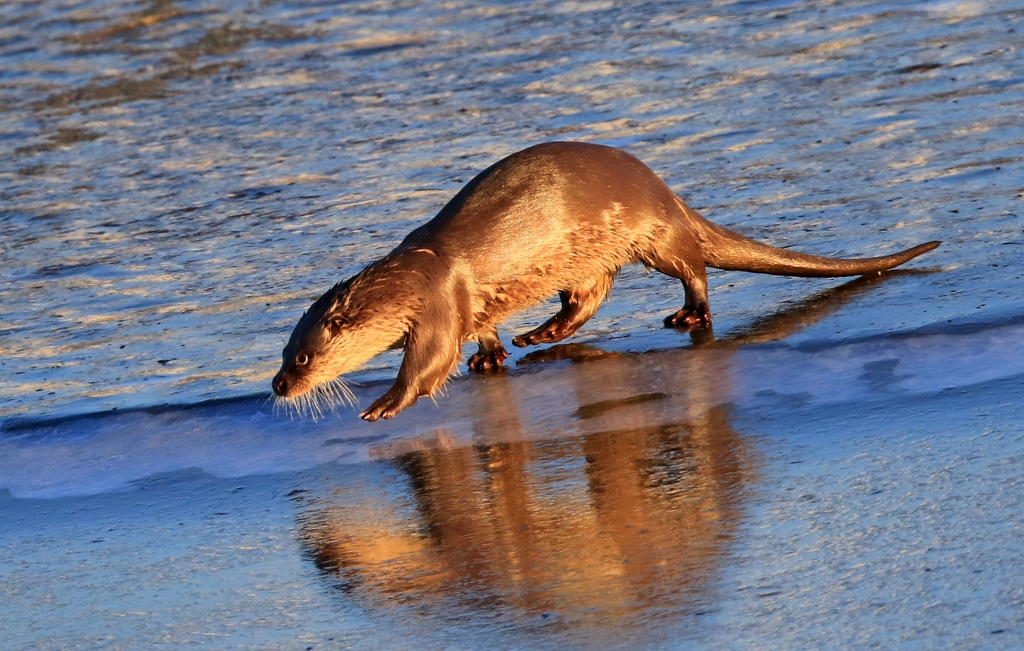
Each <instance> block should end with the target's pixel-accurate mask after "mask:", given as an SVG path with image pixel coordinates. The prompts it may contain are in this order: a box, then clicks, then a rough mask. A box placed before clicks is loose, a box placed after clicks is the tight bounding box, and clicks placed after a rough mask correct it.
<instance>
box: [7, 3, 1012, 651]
mask: <svg viewBox="0 0 1024 651" xmlns="http://www.w3.org/2000/svg"><path fill="white" fill-rule="evenodd" d="M1022 30H1024V3H1021V2H995V1H993V2H988V1H983V0H982V1H977V2H955V1H950V2H890V3H877V2H875V3H873V2H806V3H805V2H756V3H755V2H719V3H664V2H660V3H628V4H627V3H612V2H575V3H556V2H532V3H531V2H524V3H514V4H513V3H479V2H476V3H461V2H445V3H431V2H427V3H424V2H392V3H388V2H343V3H324V2H273V1H266V2H225V1H219V2H213V1H211V2H203V1H195V2H189V1H172V0H168V1H161V0H158V1H155V2H148V3H146V2H139V3H120V2H116V1H113V0H111V1H109V2H99V1H90V0H82V1H73V0H69V1H58V0H54V1H47V2H19V1H13V0H12V1H8V2H4V3H2V4H0V423H2V429H0V491H4V492H2V493H0V517H2V520H3V523H4V526H3V527H2V528H0V595H2V596H3V598H4V603H5V614H4V616H3V617H2V618H0V637H2V639H4V640H8V641H10V642H7V644H12V645H13V646H12V648H41V649H64V648H104V649H107V648H152V647H154V646H160V645H164V646H168V647H170V648H190V647H208V648H261V649H266V648H282V649H294V648H317V649H319V648H325V649H331V648H366V649H380V648H386V649H391V648H396V649H401V648H409V649H412V648H417V649H419V648H465V649H476V648H556V647H557V648H616V647H627V646H628V647H630V648H641V647H646V648H742V649H749V648H790V649H793V648H808V649H818V648H865V647H871V646H878V647H882V648H908V649H910V648H914V649H916V648H979V649H980V648H1008V649H1012V648H1020V646H1021V645H1022V644H1024V605H1022V604H1024V591H1022V588H1021V587H1020V581H1019V580H1017V577H1018V576H1019V574H1020V573H1021V571H1022V570H1024V548H1022V547H1021V545H1020V542H1019V541H1020V540H1021V534H1022V519H1021V516H1020V513H1021V512H1022V510H1024V508H1022V507H1024V504H1022V502H1024V493H1022V483H1021V479H1020V477H1021V470H1020V466H1021V460H1022V459H1024V426H1022V422H1024V421H1022V419H1021V413H1020V407H1019V405H1020V404H1021V398H1022V397H1024V361H1022V357H1024V343H1022V342H1024V292H1022V291H1021V290H1022V276H1024V273H1022V271H1021V268H1022V263H1024V222H1022V220H1021V218H1020V211H1021V209H1022V200H1024V182H1022V180H1021V179H1022V178H1024V174H1022V167H1024V166H1022V153H1024V117H1022V116H1024V58H1022V56H1021V54H1020V43H1021V33H1022ZM554 139H572V140H586V141H591V142H600V143H605V144H610V145H615V146H619V147H622V148H624V149H626V150H627V151H629V152H631V153H633V154H635V155H636V156H638V157H639V158H640V159H641V160H643V161H645V162H646V163H648V165H650V166H651V167H652V168H653V169H654V170H655V171H657V172H658V173H659V174H660V175H661V176H662V177H663V178H664V179H665V180H666V182H668V183H669V185H670V186H671V187H672V188H673V189H675V190H676V191H677V192H678V193H679V194H680V196H682V197H683V198H685V199H686V200H687V201H688V202H689V203H690V204H691V205H693V206H694V207H696V208H698V209H699V210H701V211H702V212H703V213H704V214H705V215H707V216H708V217H709V218H711V219H713V220H715V221H718V222H719V223H722V224H725V225H727V226H729V227H732V228H735V229H736V230H740V231H742V232H743V233H744V234H747V235H751V236H753V237H756V238H758V239H762V240H764V241H767V242H769V243H772V244H774V245H777V246H784V247H792V248H794V249H798V250H803V251H808V252H812V253H818V254H824V255H838V256H855V255H881V254H885V253H890V252H893V251H896V250H899V249H903V248H907V247H909V246H912V245H914V244H918V243H920V242H924V241H928V240H933V239H938V240H943V242H944V244H943V246H942V247H941V248H939V249H938V250H936V251H934V252H932V253H929V254H928V255H927V256H925V257H922V258H920V259H919V260H916V261H915V262H913V263H912V264H910V265H909V267H908V271H906V272H902V273H894V274H888V275H885V276H881V277H875V278H872V279H862V280H856V281H852V282H850V283H843V282H841V281H834V280H813V281H808V280H794V279H786V278H774V277H765V276H755V275H745V274H741V273H733V272H730V273H725V272H712V274H711V275H710V284H711V307H712V312H713V314H714V315H715V339H714V340H708V339H706V338H705V339H698V340H696V341H693V340H691V338H690V337H689V336H687V335H684V334H680V333H678V332H676V331H672V330H665V329H663V328H661V327H660V324H661V319H662V318H663V317H664V316H665V315H666V314H668V313H670V312H672V311H674V310H675V309H677V308H678V307H679V306H680V305H681V303H682V299H683V297H682V292H681V288H680V287H679V285H678V283H677V282H674V281H671V280H670V279H667V278H665V277H662V276H659V275H657V274H648V273H646V272H644V270H643V269H637V268H629V269H625V270H623V272H622V274H621V275H620V276H619V277H618V279H617V281H616V285H615V288H614V289H613V292H612V297H611V299H610V300H609V301H608V302H607V303H606V305H605V306H604V307H603V309H602V311H601V312H599V313H598V315H597V316H596V317H595V318H594V319H593V320H592V321H591V322H589V323H588V324H587V326H585V327H584V329H583V330H581V331H580V333H578V335H577V336H576V337H574V338H573V339H572V340H571V341H570V342H567V345H564V346H556V347H551V348H549V349H546V350H541V351H533V352H531V351H518V350H514V351H513V353H514V355H513V357H512V358H511V359H510V360H509V365H510V367H511V368H510V370H509V372H508V373H506V374H503V375H498V376H492V377H479V376H474V377H461V378H458V379H456V380H455V381H454V382H452V383H451V384H450V385H449V389H448V391H447V394H446V395H444V396H439V397H438V399H437V402H436V404H435V403H433V402H431V401H429V400H424V401H421V402H420V404H417V405H416V406H415V407H414V408H412V409H410V410H408V411H407V412H403V413H402V414H400V415H399V417H398V418H396V419H394V420H393V421H390V422H388V423H377V424H373V425H370V424H365V423H362V422H361V421H359V420H358V419H357V418H356V417H355V413H354V412H353V411H351V410H347V409H342V410H340V411H339V413H338V414H337V415H330V416H329V417H328V418H326V419H321V420H319V421H318V422H315V423H314V422H312V421H310V420H308V419H294V420H293V419H291V418H289V416H288V415H287V414H281V413H277V414H275V412H274V409H273V407H272V405H270V404H268V403H267V402H266V401H265V397H266V393H267V392H268V389H269V386H268V385H269V380H270V378H271V376H272V375H273V373H274V371H275V370H276V366H277V363H278V361H279V355H280V349H281V346H282V344H283V342H284V340H285V339H286V338H287V336H288V333H289V332H290V330H291V328H292V326H293V325H294V323H295V321H296V320H297V318H298V316H299V315H300V314H301V312H302V310H303V309H305V308H306V307H307V306H308V304H309V303H310V302H311V301H312V300H313V299H314V298H315V297H316V296H318V295H319V294H320V293H321V292H323V291H324V290H325V289H327V288H328V287H329V286H330V285H331V284H333V283H334V282H336V281H338V280H341V279H343V278H345V277H347V276H349V275H351V274H352V273H354V272H355V271H357V270H359V269H360V268H361V267H362V266H364V265H365V264H367V263H368V262H370V261H372V260H374V259H376V258H378V257H379V256H381V255H383V254H384V253H385V252H387V251H388V250H389V249H390V248H391V247H392V246H394V245H395V244H396V243H397V242H398V241H399V240H400V239H401V237H402V236H403V235H404V234H405V233H407V232H408V231H409V230H411V229H412V228H414V227H415V226H416V225H418V224H420V223H422V222H423V221H425V220H426V219H429V218H430V217H431V216H432V215H433V214H434V213H435V212H436V211H437V210H438V209H439V208H440V207H441V206H442V205H443V204H444V202H445V201H446V200H447V199H448V198H450V197H451V196H452V195H453V194H455V192H457V190H458V189H459V188H460V187H461V186H462V185H463V184H464V183H465V182H466V181H468V180H469V179H470V178H472V176H473V175H474V174H475V173H477V172H479V171H480V170H482V169H484V168H485V167H487V166H488V165H489V164H491V163H493V162H494V161H496V160H498V159H499V158H501V157H502V156H504V155H507V154H509V153H511V152H513V151H516V150H518V149H521V148H523V147H526V146H529V145H532V144H536V143H538V142H542V141H547V140H554ZM554 309H555V307H554V304H552V305H547V306H542V307H541V308H538V309H536V310H533V311H530V312H529V313H525V314H522V315H519V316H517V317H516V318H515V319H514V321H513V322H510V323H509V324H507V326H506V327H505V328H503V329H502V336H503V338H504V339H505V341H506V343H508V342H509V340H510V338H511V335H512V334H515V333H516V332H519V331H522V330H524V329H527V328H529V327H532V326H533V325H536V324H537V323H539V322H540V321H542V320H543V319H545V318H546V317H547V316H548V315H549V313H550V312H551V311H553V310H554ZM524 352H525V353H526V354H527V355H526V356H525V357H524V356H523V355H524ZM399 361H400V357H399V356H398V355H397V354H393V353H392V354H387V355H384V356H381V357H380V358H378V359H376V360H374V361H373V362H371V364H370V365H369V366H368V367H367V368H366V369H365V370H363V371H361V372H360V373H358V374H356V375H355V376H354V377H355V379H357V380H359V381H361V382H362V383H363V385H362V386H361V387H358V388H357V396H358V398H359V399H360V402H361V403H362V404H363V405H364V406H365V405H367V404H369V402H371V401H372V400H373V399H374V398H375V397H376V396H377V395H379V394H380V393H382V392H383V391H384V390H385V389H386V387H387V381H388V379H389V378H392V377H393V376H394V374H395V372H396V370H397V365H398V363H399Z"/></svg>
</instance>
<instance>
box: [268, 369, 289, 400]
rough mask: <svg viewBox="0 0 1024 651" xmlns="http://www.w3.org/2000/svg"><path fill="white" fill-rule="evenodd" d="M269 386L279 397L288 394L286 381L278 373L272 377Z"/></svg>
mask: <svg viewBox="0 0 1024 651" xmlns="http://www.w3.org/2000/svg"><path fill="white" fill-rule="evenodd" d="M270 386H272V387H273V388H274V393H276V394H277V395H279V396H283V395H285V394H286V393H288V381H287V380H285V379H284V374H282V373H278V374H277V376H276V377H274V381H273V382H271V383H270Z"/></svg>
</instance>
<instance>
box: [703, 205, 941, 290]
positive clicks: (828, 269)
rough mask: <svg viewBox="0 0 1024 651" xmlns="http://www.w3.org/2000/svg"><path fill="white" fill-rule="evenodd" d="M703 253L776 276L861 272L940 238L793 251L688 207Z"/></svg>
mask: <svg viewBox="0 0 1024 651" xmlns="http://www.w3.org/2000/svg"><path fill="white" fill-rule="evenodd" d="M687 212H688V213H689V215H690V216H691V217H693V218H694V219H693V223H694V225H695V226H696V228H697V231H698V239H699V240H700V242H701V245H702V246H701V248H702V249H703V253H704V264H706V265H708V266H711V267H717V268H718V269H728V270H735V271H752V272H755V273H762V274H774V275H777V276H804V277H809V278H814V277H816V278H820V277H832V276H862V275H864V274H869V273H874V272H876V271H885V270H886V269H892V268H893V267H896V266H899V265H901V264H903V263H904V262H906V261H908V260H912V259H914V258H916V257H917V256H919V255H921V254H922V253H927V252H928V251H931V250H932V249H934V248H936V247H937V246H939V244H941V242H927V243H925V244H920V245H918V246H915V247H914V248H912V249H907V250H906V251H901V252H900V253H894V254H892V255H885V256H881V257H877V258H854V259H842V258H826V257H823V256H820V255H809V254H806V253H797V252H796V251H788V250H786V249H780V248H778V247H774V246H770V245H768V244H762V243H761V242H757V241H755V240H752V239H750V238H749V237H744V236H742V235H740V234H739V233H736V232H734V231H731V230H729V229H728V228H724V227H722V226H719V225H718V224H715V223H712V222H709V221H708V220H706V219H704V218H703V217H701V216H700V215H699V214H697V211H695V210H693V209H692V208H690V209H689V210H687Z"/></svg>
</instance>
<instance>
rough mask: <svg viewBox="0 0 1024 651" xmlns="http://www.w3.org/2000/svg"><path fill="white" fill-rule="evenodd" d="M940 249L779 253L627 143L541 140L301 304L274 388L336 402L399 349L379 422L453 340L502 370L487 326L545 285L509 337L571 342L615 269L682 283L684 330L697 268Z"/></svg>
mask: <svg viewBox="0 0 1024 651" xmlns="http://www.w3.org/2000/svg"><path fill="white" fill-rule="evenodd" d="M939 244H940V242H928V243H926V244H921V245H919V246H915V247H914V248H911V249H908V250H906V251H903V252H901V253H896V254H893V255H887V256H882V257H876V258H858V259H837V258H826V257H821V256H816V255H808V254H804V253H797V252H793V251H787V250H784V249H779V248H776V247H773V246H769V245H767V244H762V243H760V242H756V241H754V240H751V239H749V238H747V237H744V236H743V235H740V234H739V233H735V232H733V231H731V230H729V229H727V228H724V227H722V226H719V225H717V224H714V223H712V222H710V221H708V220H706V219H705V218H704V217H702V216H701V215H700V214H699V213H697V211H696V210H694V209H693V208H690V207H689V206H688V205H686V203H684V202H683V201H682V200H681V199H680V198H679V197H677V196H676V195H675V193H674V192H672V190H670V189H669V188H668V186H667V185H665V183H664V182H663V181H662V180H661V179H660V178H659V177H658V176H657V175H656V174H655V173H654V172H653V171H651V169H650V168H648V167H647V166H646V165H644V164H643V163H642V162H640V161H639V160H638V159H637V158H635V157H633V156H631V155H630V154H627V153H626V152H624V151H621V150H619V149H616V148H613V147H607V146H602V145H596V144H588V143H578V142H551V143H545V144H541V145H536V146H534V147H530V148H528V149H524V150H522V151H520V152H517V153H515V154H512V155H511V156H508V157H507V158H504V159H502V160H501V161H499V162H497V163H495V164H494V165H492V166H491V167H489V168H487V169H486V170H484V171H483V172H481V173H480V174H479V175H478V176H476V177H475V178H474V179H473V180H471V181H470V182H469V183H467V184H466V186H465V187H463V188H462V190H460V191H459V193H458V194H456V195H455V197H454V198H453V199H452V200H451V201H449V202H448V204H447V205H445V206H444V208H442V209H441V212H439V213H438V214H437V216H436V217H434V218H433V219H431V220H430V221H429V222H427V223H426V224H424V225H422V226H420V227H419V228H417V229H416V230H414V231H412V232H411V233H410V234H409V235H408V236H407V237H406V238H405V239H404V240H403V241H402V242H401V244H399V245H398V246H397V247H396V248H395V249H394V250H393V251H391V253H389V254H387V255H386V256H384V257H383V258H382V259H380V260H378V261H376V262H374V263H372V264H370V265H369V266H368V267H366V268H365V269H363V270H362V271H360V272H359V273H358V274H356V275H355V276H353V277H352V278H349V279H348V280H345V281H343V282H340V283H338V284H337V285H335V286H334V287H332V288H331V289H330V290H328V291H327V292H326V293H325V294H324V295H323V296H321V297H320V298H319V299H318V300H317V301H316V302H315V303H313V305H312V306H311V307H310V308H309V310H307V311H306V312H305V314H303V316H302V318H301V319H299V322H298V324H297V325H296V326H295V330H294V331H293V332H292V334H291V338H290V339H289V340H288V344H287V345H286V346H285V348H284V351H283V353H282V357H283V361H282V364H281V370H280V371H279V372H278V373H277V375H276V376H275V377H274V379H273V381H272V388H273V390H274V393H275V394H276V395H277V396H279V397H282V398H295V397H300V396H304V395H305V396H306V399H307V400H309V399H310V397H309V396H311V395H312V396H317V395H321V396H322V397H325V398H328V397H333V396H335V395H337V392H338V391H339V390H341V391H347V389H345V388H344V384H341V385H338V384H337V382H339V381H340V376H341V375H342V374H344V373H346V372H348V371H352V370H354V369H356V368H357V367H358V366H360V365H361V364H363V363H364V362H366V361H367V360H369V359H370V358H372V357H374V356H375V355H377V354H378V353H381V352H383V351H384V350H386V349H388V348H393V347H399V346H400V347H402V348H404V358H403V360H402V364H401V367H400V369H399V371H398V378H397V379H396V380H395V383H394V385H393V386H392V387H391V388H390V389H389V390H388V391H387V392H386V393H385V394H384V395H383V396H381V397H380V398H379V399H377V400H376V401H375V402H374V403H373V404H371V405H370V406H369V408H367V409H366V410H365V411H363V412H362V413H361V414H360V416H361V417H362V418H363V419H365V420H367V421H375V420H377V419H379V418H391V417H392V416H394V415H395V414H397V413H398V412H399V411H401V410H402V409H404V408H406V407H408V406H410V405H412V404H413V403H414V402H416V400H418V399H419V398H420V397H423V396H431V395H433V394H434V393H435V392H437V391H438V390H439V389H440V388H441V387H442V386H443V385H444V383H445V381H446V380H447V379H448V376H449V375H451V374H452V373H453V372H455V371H456V369H457V365H458V363H459V361H460V358H461V350H462V344H463V343H464V342H466V341H471V340H475V341H476V342H477V343H478V345H479V349H478V350H477V352H476V353H475V354H474V355H472V356H471V357H470V359H469V362H468V366H469V369H470V370H471V371H488V370H492V369H497V368H499V367H500V366H501V365H502V363H503V362H504V361H505V359H506V358H507V357H508V352H507V351H506V350H505V348H504V346H502V344H501V341H500V340H499V338H498V330H497V325H498V324H499V323H501V322H502V321H503V320H504V319H505V318H507V317H508V316H509V315H511V314H513V313H514V312H518V311H520V310H523V309H525V308H527V307H530V306H533V305H536V304H538V303H540V302H541V301H543V300H545V299H547V298H548V297H549V296H552V295H554V294H555V293H557V294H558V296H559V298H560V299H561V303H562V305H561V309H560V310H558V312H557V313H556V314H555V315H554V316H552V317H551V318H550V319H548V320H547V321H546V322H544V323H543V324H542V325H540V326H538V327H536V328H534V329H533V330H530V331H529V332H526V333H524V334H521V335H519V336H516V337H513V338H512V343H513V344H515V345H516V346H520V347H522V346H530V345H537V344H546V343H554V342H558V341H561V340H563V339H565V338H566V337H568V336H570V335H572V334H573V333H574V332H576V330H578V329H579V328H580V326H582V325H583V324H584V323H586V322H587V320H588V319H590V317H592V316H593V315H594V313H595V312H597V308H598V306H599V305H600V304H601V302H602V301H603V300H604V298H605V297H606V296H607V295H608V292H609V290H610V289H611V286H612V279H613V277H614V276H615V274H616V273H617V272H618V271H619V269H620V268H621V267H622V266H623V265H625V264H627V263H637V262H639V263H642V264H644V265H645V266H647V267H649V268H653V269H657V270H658V271H660V272H662V273H664V274H667V275H669V276H671V277H673V278H678V279H679V280H681V281H682V284H683V292H684V296H685V300H684V302H683V307H682V308H680V309H679V310H678V311H676V312H675V313H674V314H671V315H669V316H668V317H666V318H665V325H666V326H668V327H676V328H684V329H687V330H692V329H700V328H705V327H708V326H710V324H711V310H710V306H709V303H708V292H707V275H706V270H705V267H708V266H710V267H716V268H718V269H731V270H740V271H752V272H757V273H765V274H777V275H788V276H809V277H831V276H857V275H864V274H869V273H874V272H879V271H883V270H886V269H891V268H893V267H895V266H897V265H900V264H903V263H904V262H907V261H908V260H911V259H912V258H915V257H917V256H919V255H921V254H922V253H925V252H927V251H931V250H932V249H934V248H935V247H937V246H939ZM339 387H340V389H339ZM310 392H312V393H310ZM318 392H319V393H318ZM349 397H350V394H349Z"/></svg>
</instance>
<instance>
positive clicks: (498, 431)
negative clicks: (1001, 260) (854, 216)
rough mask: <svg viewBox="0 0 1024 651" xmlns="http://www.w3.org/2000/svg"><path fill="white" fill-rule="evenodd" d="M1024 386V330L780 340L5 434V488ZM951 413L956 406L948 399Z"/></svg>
mask: <svg viewBox="0 0 1024 651" xmlns="http://www.w3.org/2000/svg"><path fill="white" fill-rule="evenodd" d="M1022 375H1024V325H1021V324H1013V325H1000V326H993V327H989V328H987V329H976V330H974V331H971V332H955V333H943V334H921V335H915V336H898V337H890V338H880V339H871V340H864V341H855V342H849V343H839V344H835V345H829V346H823V347H820V348H794V347H789V346H786V345H778V344H770V345H755V346H749V347H741V348H730V347H720V348H714V347H712V348H682V349H678V350H668V351H659V352H652V353H646V354H628V355H627V354H608V355H606V356H604V357H600V358H599V359H595V360H592V361H587V362H585V363H569V362H560V363H555V364H550V365H538V366H537V367H536V368H535V369H534V370H532V371H531V372H529V373H513V374H509V375H506V376H492V377H469V378H463V379H462V380H460V381H456V382H452V383H450V384H449V387H448V391H447V395H445V396H439V397H438V399H437V404H436V405H435V404H434V403H433V402H431V401H430V400H421V401H420V402H419V403H418V404H417V405H415V407H413V408H411V409H409V410H407V411H405V412H403V413H401V414H399V415H398V416H397V417H396V418H395V419H393V420H391V421H386V422H385V421H382V422H378V423H373V424H369V423H364V422H363V421H361V420H359V418H358V417H357V414H356V412H355V411H350V410H344V409H343V410H340V411H339V414H338V415H337V416H336V417H335V416H331V417H329V418H327V419H325V420H321V421H320V422H316V423H314V422H313V421H311V420H307V419H294V420H293V419H292V418H290V417H289V416H288V415H287V414H281V415H278V416H275V415H274V414H273V409H272V406H271V405H269V404H266V403H261V402H257V401H243V402H235V403H224V404H219V405H211V406H198V407H191V408H183V409H178V410H165V411H162V412H159V413H150V412H144V411H140V412H132V413H122V414H105V415H97V416H94V417H87V418H79V419H74V420H69V421H65V422H63V423H60V424H57V425H49V426H40V427H38V428H35V429H27V430H26V429H22V430H16V431H7V432H0V490H3V489H7V490H9V491H10V493H11V494H12V495H13V496H14V497H16V498H57V497H62V496H71V495H89V494H97V493H102V492H106V491H114V490H123V489H126V488H130V486H131V484H132V482H135V481H138V480H140V479H143V478H145V477H148V476H151V475H154V474H157V473H167V472H174V471H178V470H183V469H188V468H198V469H201V470H202V471H204V472H207V473H209V474H211V475H213V476H216V477H223V478H227V477H242V476H246V475H254V474H268V473H278V472H289V471H297V470H302V469H306V468H311V467H314V466H316V465H319V464H323V463H327V462H334V461H341V462H360V461H365V460H367V459H369V458H370V456H371V448H372V447H373V446H380V444H382V443H386V442H388V441H392V440H395V439H406V438H414V437H420V438H432V439H433V440H441V439H443V440H446V441H469V440H472V439H474V438H479V437H481V436H486V438H487V440H489V441H496V440H501V439H502V438H503V437H507V438H512V437H515V438H520V439H522V438H532V439H538V438H552V437H558V436H574V435H578V434H580V433H585V432H595V431H604V430H612V429H623V428H630V427H639V426H653V425H659V424H661V425H665V424H676V423H683V422H687V420H688V419H693V418H699V417H700V415H701V414H704V413H706V412H707V410H708V409H710V408H711V407H715V406H716V405H722V404H726V403H731V404H732V405H733V409H734V413H738V412H741V411H745V412H747V413H749V414H754V415H756V414H763V415H765V416H773V415H778V414H779V413H786V414H793V415H795V417H799V416H800V414H803V413H807V410H813V409H819V408H821V407H824V406H829V405H839V404H845V405H847V406H850V407H853V408H856V407H857V405H864V408H865V409H877V408H884V403H885V402H886V401H894V400H895V401H901V400H905V399H907V398H910V397H914V396H918V397H927V396H931V395H936V394H939V393H940V392H942V391H943V390H948V389H953V388H957V387H969V386H972V385H978V384H981V383H985V382H991V381H994V380H1000V379H1007V378H1015V377H1018V376H1022ZM381 391H383V387H380V386H377V387H373V388H372V391H371V390H370V389H367V388H362V389H360V390H359V391H357V395H358V398H359V400H360V401H361V402H362V403H363V404H369V403H370V402H371V401H372V399H373V398H374V397H375V395H374V394H376V393H380V392H381ZM637 396H643V397H644V398H643V399H642V400H636V399H635V398H636V397H637ZM630 398H634V399H633V400H630ZM936 405H937V407H938V408H941V401H936ZM379 449H380V448H379V447H378V448H377V450H378V451H379Z"/></svg>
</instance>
